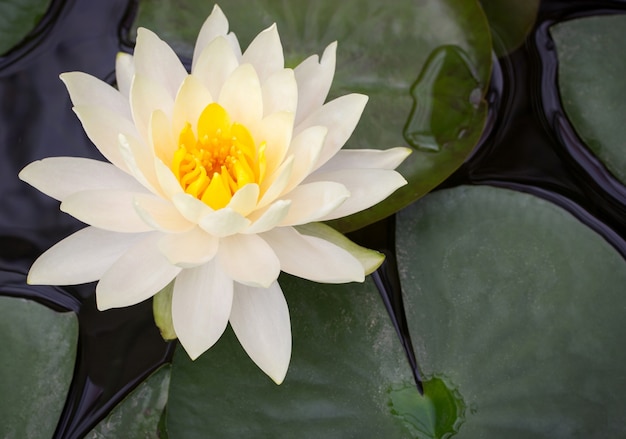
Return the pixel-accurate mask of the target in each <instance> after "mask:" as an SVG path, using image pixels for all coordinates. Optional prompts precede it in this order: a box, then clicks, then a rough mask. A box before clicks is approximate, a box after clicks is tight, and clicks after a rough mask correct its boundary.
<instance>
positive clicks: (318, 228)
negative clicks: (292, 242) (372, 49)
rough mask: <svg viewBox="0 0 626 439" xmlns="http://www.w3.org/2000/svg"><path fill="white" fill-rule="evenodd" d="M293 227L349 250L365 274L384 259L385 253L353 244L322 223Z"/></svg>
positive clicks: (375, 267)
mask: <svg viewBox="0 0 626 439" xmlns="http://www.w3.org/2000/svg"><path fill="white" fill-rule="evenodd" d="M295 229H296V230H297V231H298V233H300V234H302V235H307V236H314V237H317V238H321V239H323V240H325V241H328V242H330V243H332V244H334V245H336V246H338V247H341V248H342V249H344V250H345V251H347V252H349V253H350V254H351V255H352V256H354V257H355V258H356V259H358V260H359V262H360V263H361V265H362V266H363V270H364V271H365V274H371V273H372V272H374V270H376V269H377V268H378V267H380V264H382V263H383V261H384V260H385V255H383V254H382V253H379V252H377V251H375V250H370V249H368V248H365V247H361V246H360V245H358V244H355V243H354V242H352V241H350V240H349V239H348V238H346V237H345V236H344V235H342V234H341V233H339V232H338V231H336V230H335V229H333V228H332V227H330V226H327V225H326V224H324V223H308V224H303V225H301V226H296V227H295Z"/></svg>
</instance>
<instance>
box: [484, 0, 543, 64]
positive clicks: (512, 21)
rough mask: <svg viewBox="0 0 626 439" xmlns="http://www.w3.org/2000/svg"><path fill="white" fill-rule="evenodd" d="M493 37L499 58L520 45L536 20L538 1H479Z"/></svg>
mask: <svg viewBox="0 0 626 439" xmlns="http://www.w3.org/2000/svg"><path fill="white" fill-rule="evenodd" d="M480 4H481V5H482V7H483V10H484V11H485V14H486V15H487V19H488V20H489V25H490V26H491V32H492V35H493V36H494V44H493V46H494V49H495V51H496V53H497V54H498V55H499V56H504V55H506V54H507V53H510V52H513V51H514V50H515V49H517V48H518V47H519V46H521V45H522V43H523V42H524V40H525V39H526V36H528V34H529V33H530V31H531V30H532V28H533V25H534V24H535V20H536V18H537V11H538V10H539V0H524V1H519V0H480Z"/></svg>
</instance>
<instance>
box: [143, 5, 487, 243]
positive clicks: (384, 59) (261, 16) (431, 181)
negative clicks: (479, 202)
mask: <svg viewBox="0 0 626 439" xmlns="http://www.w3.org/2000/svg"><path fill="white" fill-rule="evenodd" d="M211 6H212V5H209V4H207V3H206V2H204V1H198V0H187V1H182V2H176V3H175V4H174V3H173V2H172V1H166V2H161V1H159V2H155V1H147V0H143V2H141V3H140V10H139V12H140V13H139V17H138V20H137V25H140V26H145V27H148V28H150V29H153V30H155V31H156V32H157V33H158V34H160V35H162V36H163V38H165V39H166V40H167V41H169V42H170V43H171V44H172V45H173V46H174V47H176V48H177V49H179V52H180V53H184V54H187V55H189V54H190V53H191V51H192V50H191V48H192V45H193V43H194V42H195V35H196V33H197V30H198V29H199V28H200V26H201V24H202V21H203V20H204V18H205V17H206V16H207V15H208V14H209V12H210V8H211ZM220 6H221V7H222V9H223V10H224V12H225V14H226V15H227V17H228V19H229V22H230V28H231V29H232V30H233V31H234V32H235V33H236V34H237V36H238V38H239V41H240V43H241V44H242V46H243V47H246V46H247V45H248V44H249V43H250V41H251V40H252V38H253V37H254V36H255V35H256V34H257V33H258V32H260V31H261V30H262V29H264V28H265V27H267V26H269V25H270V24H272V23H273V22H276V23H277V24H278V29H279V32H280V35H281V41H282V42H283V46H284V50H285V59H286V62H287V64H288V65H292V66H295V65H296V64H297V63H299V62H300V61H302V60H303V59H304V58H305V57H307V56H309V55H310V54H313V53H318V54H319V53H321V52H322V51H323V49H324V48H325V47H326V46H327V45H328V44H330V43H331V42H333V41H335V40H337V41H338V42H339V48H338V52H337V69H336V75H335V82H334V84H333V88H332V89H331V92H330V98H332V97H335V96H339V95H343V94H346V93H351V92H360V93H365V94H367V95H368V96H369V97H370V100H369V103H368V105H367V107H366V109H365V112H364V114H363V117H362V119H361V122H360V123H359V125H358V127H357V129H356V131H355V132H354V134H353V136H352V138H351V139H350V140H349V141H348V143H347V145H346V147H348V148H375V149H387V148H390V147H394V146H402V145H409V146H412V147H413V148H414V152H413V154H412V155H411V156H410V157H409V158H408V159H407V160H406V161H405V163H404V164H403V165H401V167H400V168H399V171H400V172H401V173H402V174H403V175H404V176H405V177H406V178H407V180H408V181H409V184H408V185H407V186H406V187H404V188H402V189H400V190H399V191H397V192H396V193H395V194H394V195H392V196H391V197H390V198H389V199H387V200H386V201H384V202H383V203H381V204H379V205H378V206H376V207H375V208H373V209H369V210H368V211H367V212H363V213H359V214H356V215H353V216H351V217H348V218H345V219H341V220H337V221H334V222H333V225H334V226H335V227H336V228H338V229H340V230H342V231H348V230H354V229H357V228H359V227H362V226H365V225H367V224H369V223H372V222H374V221H376V220H378V219H381V218H384V217H386V216H388V215H389V214H391V213H393V212H395V211H397V210H399V209H401V208H402V207H404V206H406V205H407V204H409V203H411V202H412V201H414V200H415V199H417V198H419V197H420V196H422V195H424V194H425V193H427V192H428V191H430V190H431V189H433V188H434V187H435V186H437V185H438V184H439V183H441V182H442V181H443V180H444V179H445V178H446V177H448V176H449V175H450V174H451V173H452V172H454V171H455V170H456V169H457V168H458V167H459V166H460V165H461V164H462V162H463V161H464V159H465V158H466V157H467V155H468V154H469V153H470V151H471V150H472V148H473V147H474V146H475V145H476V143H477V142H478V140H479V138H480V135H481V133H482V129H483V126H484V123H485V118H486V105H485V104H484V102H483V96H484V94H485V91H486V88H487V85H488V82H489V76H490V72H491V37H490V32H489V26H488V23H487V20H486V19H485V16H484V14H483V11H482V9H481V7H480V5H479V4H478V2H477V1H476V0H422V1H420V2H419V3H416V2H415V1H414V0H394V1H391V2H386V3H384V4H383V3H381V2H380V1H374V0H369V1H363V0H349V1H336V0H320V1H315V2H308V3H301V2H285V1H279V0H274V1H270V0H266V1H259V2H249V1H247V0H231V1H228V2H223V3H222V4H220ZM374 29H375V30H374ZM191 30H193V31H191Z"/></svg>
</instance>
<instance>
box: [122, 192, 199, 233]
mask: <svg viewBox="0 0 626 439" xmlns="http://www.w3.org/2000/svg"><path fill="white" fill-rule="evenodd" d="M133 201H134V206H135V210H136V211H137V214H138V215H139V216H140V217H141V219H142V220H144V221H145V222H146V223H147V224H150V226H152V227H153V228H154V229H155V230H160V231H162V232H171V233H181V232H186V231H188V230H191V229H192V228H193V227H194V226H195V224H194V223H191V222H189V221H188V220H187V219H185V217H183V216H182V215H181V214H180V212H179V211H178V209H176V207H175V206H174V205H173V204H172V203H171V202H168V201H166V200H164V199H162V198H160V197H157V196H155V195H152V194H151V195H135V197H134V199H133Z"/></svg>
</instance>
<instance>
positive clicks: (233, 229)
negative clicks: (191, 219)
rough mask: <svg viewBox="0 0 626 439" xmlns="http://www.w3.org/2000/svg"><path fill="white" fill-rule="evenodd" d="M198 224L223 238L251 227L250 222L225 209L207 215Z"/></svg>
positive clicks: (228, 208)
mask: <svg viewBox="0 0 626 439" xmlns="http://www.w3.org/2000/svg"><path fill="white" fill-rule="evenodd" d="M198 224H199V225H200V227H202V229H203V230H205V231H207V232H208V233H210V234H211V235H214V236H218V237H223V236H229V235H233V234H235V233H239V232H241V231H242V230H244V229H245V228H246V227H248V226H249V225H250V220H249V219H247V218H245V217H243V216H242V215H241V214H240V213H239V212H236V211H234V210H233V209H231V208H230V207H225V208H223V209H219V210H216V211H214V212H211V213H209V214H208V215H205V216H204V217H202V218H201V219H200V221H199V222H198Z"/></svg>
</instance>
